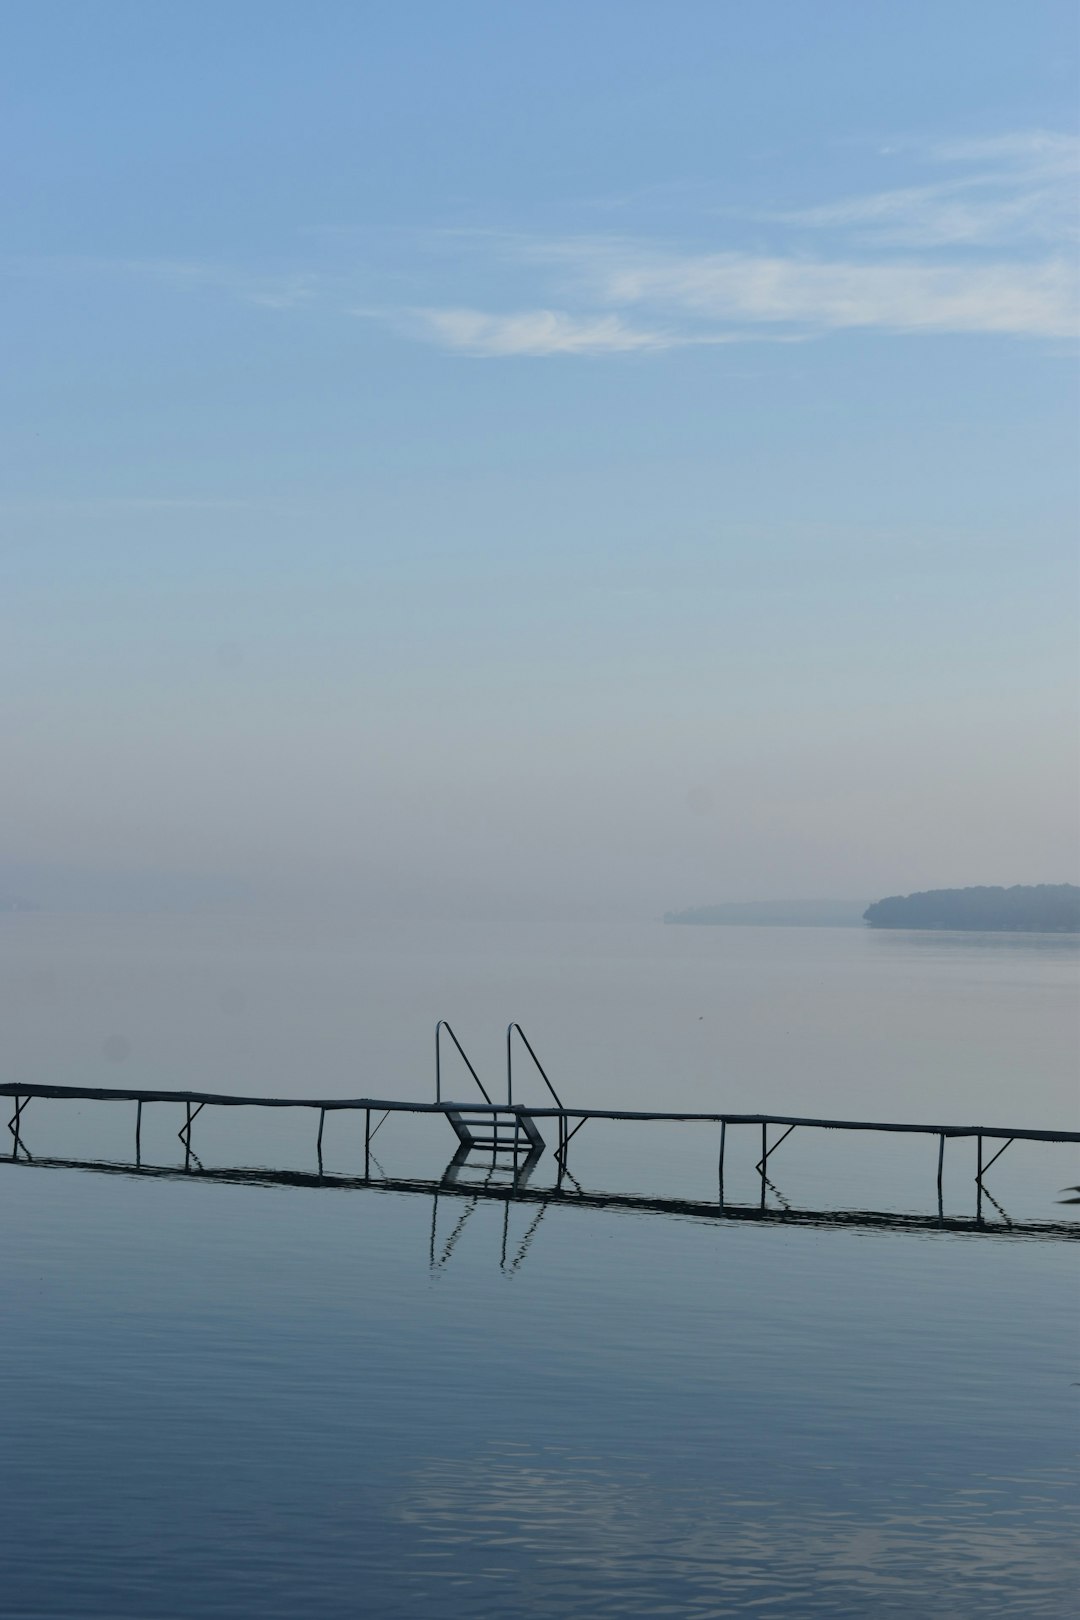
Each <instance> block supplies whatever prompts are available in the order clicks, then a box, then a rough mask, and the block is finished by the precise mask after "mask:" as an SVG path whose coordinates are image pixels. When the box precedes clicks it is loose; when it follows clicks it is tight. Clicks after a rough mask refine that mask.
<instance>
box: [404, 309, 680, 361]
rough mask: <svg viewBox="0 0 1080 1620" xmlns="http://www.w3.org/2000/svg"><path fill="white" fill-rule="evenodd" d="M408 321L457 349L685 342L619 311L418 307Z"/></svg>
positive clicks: (609, 347)
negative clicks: (490, 310) (629, 321)
mask: <svg viewBox="0 0 1080 1620" xmlns="http://www.w3.org/2000/svg"><path fill="white" fill-rule="evenodd" d="M403 320H404V324H405V325H406V326H409V327H411V328H412V329H413V330H414V331H415V332H416V333H417V335H419V336H421V337H428V338H430V339H431V340H432V341H433V342H435V343H438V344H440V345H441V346H442V347H443V348H446V349H452V350H454V351H455V352H456V353H458V354H471V355H479V356H495V357H507V356H513V355H532V356H537V355H556V354H581V355H587V354H631V353H634V352H636V351H640V350H643V349H653V350H656V349H668V348H671V347H673V346H674V345H675V344H677V343H679V342H681V341H683V340H682V339H680V338H678V337H677V336H675V335H673V334H672V333H669V332H663V331H650V330H648V329H645V328H640V327H634V326H630V325H628V324H627V322H626V321H624V320H623V318H622V317H621V316H620V315H617V314H605V315H582V316H575V315H570V314H567V313H566V312H565V311H563V310H556V309H525V310H517V311H514V312H512V313H510V314H488V313H486V312H485V311H483V310H478V309H461V308H452V309H414V310H409V311H407V312H406V313H405V315H404V317H403Z"/></svg>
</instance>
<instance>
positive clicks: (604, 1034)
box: [0, 914, 1080, 1620]
mask: <svg viewBox="0 0 1080 1620" xmlns="http://www.w3.org/2000/svg"><path fill="white" fill-rule="evenodd" d="M1077 962H1078V945H1077V941H1075V940H1073V939H1069V938H1063V937H1050V936H1007V935H997V936H992V935H929V934H914V933H880V932H875V931H869V930H862V929H811V928H800V929H772V928H763V929H754V928H686V927H664V926H663V925H661V924H659V923H651V922H630V923H613V922H609V923H597V922H595V921H588V920H586V921H579V922H575V923H572V924H566V925H563V926H556V925H555V924H552V923H545V924H544V925H543V927H539V926H538V927H536V928H526V927H525V926H522V925H510V924H507V923H501V924H496V923H484V924H481V923H470V924H464V923H462V924H449V923H443V924H419V923H404V922H401V923H395V924H392V925H385V926H379V927H375V926H374V925H372V924H369V923H364V922H355V921H352V920H342V919H326V918H321V919H317V918H312V917H292V918H285V917H281V916H272V917H271V916H267V917H261V916H259V917H257V916H254V915H247V916H242V915H237V916H209V915H203V916H188V917H181V916H178V917H136V916H130V917H111V918H104V917H80V918H68V917H59V916H49V915H45V914H40V915H35V914H24V915H7V916H4V917H2V918H0V1051H2V1053H3V1065H2V1067H3V1078H4V1079H5V1080H9V1081H15V1080H19V1081H24V1082H26V1083H28V1084H33V1083H59V1084H72V1085H104V1086H147V1087H150V1086H154V1087H161V1088H185V1087H191V1088H196V1089H205V1090H211V1091H213V1090H218V1091H229V1092H241V1093H251V1094H253V1095H255V1094H264V1095H286V1096H290V1095H291V1096H297V1097H300V1096H342V1097H347V1096H359V1095H375V1096H383V1097H388V1098H390V1097H399V1098H409V1097H416V1098H424V1099H430V1098H431V1097H432V1095H433V1029H434V1024H435V1021H436V1019H437V1018H439V1017H446V1018H449V1019H450V1020H451V1021H452V1023H453V1025H454V1028H455V1030H456V1031H457V1033H458V1035H459V1036H460V1037H461V1040H462V1042H463V1045H464V1046H465V1048H466V1050H467V1051H468V1053H469V1056H470V1057H471V1059H472V1060H473V1062H474V1063H475V1065H476V1067H477V1069H478V1071H479V1073H480V1075H481V1077H482V1078H484V1079H485V1081H487V1082H488V1083H489V1089H492V1090H493V1092H495V1091H496V1088H497V1087H498V1088H501V1086H502V1083H503V1078H502V1065H503V1061H504V1059H503V1035H504V1031H505V1027H506V1024H507V1022H508V1020H510V1019H511V1018H514V1019H519V1020H520V1021H521V1023H522V1024H523V1026H524V1028H525V1030H526V1031H527V1033H528V1035H529V1037H530V1039H531V1040H532V1041H533V1044H534V1045H535V1047H536V1049H537V1051H538V1053H539V1055H540V1057H541V1059H542V1060H543V1062H544V1064H545V1067H546V1068H547V1070H548V1072H549V1073H550V1075H551V1077H552V1079H553V1081H554V1082H555V1085H556V1087H557V1088H558V1090H559V1092H560V1094H561V1095H562V1096H563V1098H564V1100H565V1101H567V1102H568V1103H570V1104H571V1105H574V1104H581V1105H594V1106H597V1107H627V1108H635V1107H636V1108H648V1107H660V1108H667V1109H679V1108H687V1109H694V1110H702V1111H709V1110H720V1109H724V1110H730V1111H744V1112H758V1111H766V1112H775V1113H799V1114H809V1115H825V1116H836V1117H858V1118H867V1119H881V1120H890V1119H891V1120H914V1121H920V1122H922V1121H925V1122H927V1123H934V1124H936V1123H941V1124H956V1125H962V1124H981V1125H985V1126H989V1127H996V1126H1003V1127H1008V1126H1016V1127H1032V1128H1048V1129H1052V1128H1055V1127H1058V1128H1065V1129H1076V1128H1077V1124H1078V1120H1077V1115H1078V1108H1077V1070H1078V1065H1077V1058H1078V1046H1077V1041H1078V1027H1080V1025H1078V1018H1077V1012H1078V996H1077V972H1076V969H1077ZM446 1066H447V1073H446V1084H445V1086H444V1089H445V1090H447V1091H449V1092H451V1093H453V1094H460V1095H462V1096H463V1097H465V1096H468V1095H469V1091H468V1089H467V1083H470V1084H471V1082H469V1077H468V1074H467V1071H465V1070H464V1068H463V1067H461V1066H459V1067H458V1068H457V1069H456V1070H455V1069H453V1068H452V1067H451V1062H450V1058H449V1056H448V1057H447V1059H446ZM519 1090H520V1092H521V1094H522V1095H523V1096H524V1097H526V1098H528V1099H532V1098H537V1099H538V1098H539V1095H540V1091H541V1090H542V1086H535V1085H534V1083H533V1082H532V1081H531V1080H529V1079H528V1078H527V1070H526V1069H525V1067H524V1066H523V1067H522V1069H521V1070H520V1073H519ZM496 1094H498V1093H497V1092H496ZM181 1123H182V1111H180V1110H179V1109H177V1108H175V1107H172V1106H166V1105H157V1106H155V1107H150V1108H148V1109H147V1110H146V1117H145V1120H144V1125H143V1133H142V1141H141V1154H142V1159H143V1162H144V1164H146V1165H148V1166H157V1167H161V1168H163V1169H171V1170H174V1171H175V1172H176V1173H175V1174H172V1175H168V1176H158V1175H146V1176H136V1175H132V1174H124V1173H117V1172H112V1171H107V1170H105V1169H85V1170H79V1169H69V1168H58V1167H52V1166H50V1165H48V1164H43V1163H41V1162H40V1161H42V1160H48V1159H67V1160H94V1161H102V1162H103V1163H113V1164H115V1163H118V1162H123V1161H128V1160H130V1158H131V1156H132V1153H133V1125H134V1107H133V1105H131V1104H91V1103H72V1102H44V1101H38V1100H35V1101H34V1102H32V1103H31V1104H30V1105H29V1106H28V1109H27V1111H26V1113H25V1115H24V1119H23V1126H22V1136H23V1140H24V1142H25V1145H26V1147H27V1148H28V1150H29V1151H30V1153H32V1154H33V1155H34V1162H29V1163H28V1162H18V1163H15V1162H12V1161H11V1160H10V1159H7V1160H6V1161H4V1162H0V1200H2V1208H3V1231H4V1242H3V1245H2V1248H0V1299H2V1300H3V1311H4V1331H3V1334H2V1337H0V1369H2V1371H3V1374H4V1377H3V1389H4V1391H5V1395H6V1410H5V1413H4V1419H5V1421H4V1426H3V1435H4V1442H3V1463H2V1467H0V1524H2V1526H3V1530H4V1534H3V1536H2V1538H0V1563H2V1569H0V1590H2V1591H3V1593H4V1599H5V1603H4V1612H5V1615H7V1616H9V1617H10V1620H29V1617H34V1620H40V1617H45V1616H49V1617H56V1616H63V1617H65V1620H69V1617H71V1620H78V1617H90V1616H94V1617H110V1620H188V1617H194V1616H199V1617H200V1620H203V1617H213V1620H217V1617H220V1620H240V1617H244V1620H247V1617H250V1616H256V1615H257V1616H260V1617H279V1616H280V1617H286V1616H289V1617H291V1616H308V1615H312V1614H319V1615H322V1616H326V1617H330V1620H337V1617H339V1616H341V1617H344V1616H350V1617H351V1616H357V1615H363V1616H373V1617H374V1616H395V1617H396V1616H401V1617H406V1616H408V1617H412V1616H415V1615H417V1614H420V1613H424V1614H431V1615H437V1616H447V1617H452V1620H457V1617H458V1616H461V1617H466V1616H470V1617H471V1616H506V1615H511V1614H513V1615H518V1614H520V1615H528V1616H535V1617H541V1616H545V1617H546V1616H552V1617H554V1616H579V1615H580V1616H623V1615H642V1616H644V1615H677V1616H692V1617H699V1616H700V1617H706V1616H708V1617H712V1616H723V1615H743V1614H752V1613H758V1612H759V1611H764V1612H769V1613H779V1614H788V1615H795V1616H804V1615H805V1616H814V1615H822V1616H851V1617H865V1616H877V1615H881V1616H898V1617H899V1616H904V1617H911V1616H916V1615H917V1616H920V1617H921V1616H938V1615H940V1616H949V1617H954V1616H968V1615H971V1616H973V1617H974V1616H976V1615H978V1616H980V1617H985V1616H987V1615H993V1616H996V1615H1016V1616H1024V1617H1033V1616H1055V1617H1056V1616H1065V1615H1071V1614H1072V1613H1073V1612H1074V1609H1075V1595H1076V1589H1077V1586H1076V1583H1077V1576H1078V1573H1080V1571H1078V1567H1077V1558H1076V1532H1077V1519H1078V1513H1077V1508H1078V1493H1077V1468H1076V1440H1077V1438H1078V1434H1080V1421H1078V1414H1080V1342H1078V1335H1077V1327H1078V1325H1080V1301H1078V1295H1077V1289H1076V1285H1075V1267H1074V1255H1075V1250H1074V1249H1073V1247H1072V1244H1071V1242H1070V1241H1069V1239H1068V1237H1067V1236H1064V1235H1062V1234H1061V1232H1060V1231H1059V1230H1058V1228H1059V1227H1060V1226H1061V1223H1062V1222H1063V1221H1067V1220H1069V1219H1070V1218H1071V1217H1072V1216H1074V1215H1075V1214H1076V1209H1074V1208H1071V1207H1070V1206H1067V1205H1062V1203H1061V1202H1060V1200H1061V1198H1062V1196H1063V1195H1062V1191H1061V1189H1063V1188H1065V1187H1068V1186H1070V1185H1072V1184H1074V1183H1076V1182H1078V1181H1080V1162H1078V1155H1077V1153H1076V1150H1075V1148H1069V1147H1062V1146H1058V1145H1047V1144H1039V1143H1027V1144H1025V1143H1015V1144H1014V1145H1013V1146H1012V1147H1010V1148H1009V1150H1008V1151H1007V1153H1006V1154H1005V1155H1004V1156H1003V1157H1002V1159H1001V1160H1000V1162H999V1163H998V1164H996V1165H995V1166H994V1167H993V1169H992V1171H990V1172H989V1173H988V1176H987V1191H988V1194H989V1195H992V1199H991V1198H990V1197H988V1198H987V1200H985V1201H984V1203H983V1206H982V1208H981V1214H982V1216H983V1217H984V1224H983V1227H982V1228H981V1229H979V1228H975V1227H974V1225H973V1222H974V1217H975V1215H976V1210H977V1201H976V1188H975V1184H974V1168H975V1166H974V1154H975V1148H974V1144H973V1142H971V1141H957V1142H950V1143H949V1144H948V1146H947V1149H946V1158H945V1174H944V1179H943V1194H942V1216H943V1217H944V1218H943V1221H942V1223H941V1224H940V1225H937V1224H935V1222H936V1217H937V1215H938V1203H937V1191H936V1162H937V1142H936V1139H934V1138H932V1137H919V1136H916V1137H890V1136H861V1135H848V1134H841V1133H829V1134H824V1133H817V1132H796V1133H795V1134H794V1135H793V1136H792V1137H791V1138H790V1139H789V1140H788V1141H786V1142H785V1143H784V1144H783V1146H782V1147H780V1148H778V1149H777V1152H776V1155H775V1157H774V1158H771V1159H770V1162H769V1184H768V1186H767V1188H766V1189H765V1190H764V1203H765V1216H764V1218H760V1217H761V1209H760V1195H761V1191H762V1189H761V1186H760V1178H759V1177H758V1176H757V1174H756V1173H755V1170H754V1164H755V1161H756V1160H757V1158H758V1155H759V1149H760V1140H759V1137H758V1135H757V1134H756V1133H755V1132H754V1131H753V1130H737V1129H732V1130H731V1131H729V1135H728V1143H727V1149H726V1172H725V1201H726V1203H727V1204H728V1205H730V1206H731V1208H730V1212H729V1214H728V1216H727V1217H721V1216H720V1215H719V1213H718V1212H717V1211H713V1212H710V1213H705V1214H701V1213H698V1214H677V1213H672V1212H670V1211H668V1212H665V1211H664V1210H662V1209H658V1208H652V1209H648V1208H643V1207H639V1208H633V1207H623V1208H620V1207H611V1206H609V1207H598V1206H597V1205H595V1204H593V1203H591V1202H589V1201H585V1200H583V1201H582V1202H581V1203H580V1204H577V1205H575V1202H574V1188H575V1187H579V1188H581V1189H583V1190H584V1192H585V1193H589V1192H591V1191H604V1192H613V1193H620V1194H625V1195H639V1196H640V1198H641V1199H642V1200H648V1199H651V1200H653V1201H654V1203H657V1204H659V1203H661V1202H662V1201H664V1200H670V1199H685V1200H693V1201H696V1202H697V1203H699V1204H701V1205H708V1203H709V1201H710V1200H712V1201H715V1200H716V1198H717V1149H718V1130H717V1128H715V1127H711V1126H673V1125H663V1126H660V1125H635V1124H628V1123H610V1124H607V1123H602V1122H598V1121H593V1122H590V1123H589V1124H588V1125H586V1126H585V1127H584V1129H583V1130H582V1131H581V1132H580V1133H579V1135H578V1136H577V1137H576V1138H575V1140H574V1142H573V1143H572V1144H571V1147H570V1150H569V1155H568V1167H569V1170H570V1172H571V1173H572V1178H573V1181H572V1183H569V1182H567V1183H564V1186H563V1192H564V1193H565V1195H566V1196H562V1197H560V1198H558V1199H556V1200H547V1199H545V1197H544V1196H542V1195H543V1194H544V1191H545V1189H548V1188H551V1186H552V1185H553V1183H554V1182H555V1180H556V1170H555V1166H554V1162H553V1159H552V1155H551V1153H550V1145H549V1151H548V1152H547V1153H546V1154H545V1155H544V1156H543V1158H542V1159H541V1160H540V1161H539V1162H538V1164H537V1166H536V1168H535V1169H534V1171H533V1173H532V1175H531V1177H530V1179H529V1181H528V1184H527V1187H526V1188H525V1189H524V1192H525V1193H526V1194H527V1195H528V1196H523V1197H520V1198H514V1197H510V1196H506V1194H507V1193H508V1192H509V1191H512V1188H508V1187H507V1177H506V1175H505V1173H503V1172H498V1173H496V1174H495V1175H494V1177H493V1176H492V1174H491V1168H490V1162H489V1163H488V1164H486V1165H485V1164H484V1163H483V1162H482V1161H480V1160H478V1161H477V1162H476V1164H475V1165H473V1166H472V1167H470V1166H468V1165H466V1166H465V1167H464V1168H463V1169H462V1170H461V1172H460V1177H459V1180H458V1181H457V1182H456V1183H454V1184H452V1185H449V1186H447V1185H443V1186H441V1188H440V1178H441V1177H442V1174H443V1172H444V1170H445V1169H446V1166H447V1163H448V1161H449V1160H450V1158H451V1155H452V1153H453V1151H454V1149H455V1147H456V1145H457V1144H456V1141H455V1140H454V1138H453V1136H452V1133H451V1132H450V1130H449V1128H448V1127H447V1125H446V1122H445V1121H444V1120H443V1119H441V1118H435V1119H418V1118H415V1117H410V1116H399V1115H391V1116H390V1117H389V1119H388V1120H387V1121H386V1123H385V1125H384V1126H383V1127H382V1128H381V1129H380V1131H379V1133H378V1135H377V1137H376V1138H375V1140H374V1142H373V1143H372V1150H373V1154H374V1162H373V1163H372V1165H371V1167H370V1168H371V1184H370V1185H357V1184H355V1183H356V1178H358V1177H360V1176H361V1175H362V1173H363V1169H364V1143H363V1116H362V1115H346V1114H338V1115H334V1114H332V1115H330V1116H328V1119H327V1124H326V1131H325V1140H324V1144H323V1161H324V1163H323V1168H324V1172H325V1180H324V1182H323V1183H322V1184H319V1183H318V1181H317V1180H315V1179H314V1177H315V1172H316V1169H317V1161H316V1158H315V1138H314V1132H315V1123H316V1116H314V1115H312V1114H309V1113H308V1112H307V1111H306V1110H305V1111H300V1112H295V1113H294V1112H286V1111H281V1112H273V1113H263V1112H260V1111H258V1110H247V1109H243V1110H239V1109H238V1110H229V1111H224V1110H221V1111H213V1110H207V1111H206V1113H205V1114H203V1115H202V1116H200V1118H199V1119H198V1120H197V1121H196V1123H195V1126H194V1130H193V1145H194V1147H195V1150H196V1153H197V1156H198V1157H197V1160H196V1161H195V1163H194V1164H193V1165H192V1166H191V1167H190V1169H189V1172H188V1173H187V1174H184V1173H183V1169H182V1167H183V1163H184V1155H183V1149H182V1146H181V1144H180V1143H179V1141H178V1140H177V1136H176V1132H177V1130H178V1128H179V1126H180V1125H181ZM548 1134H549V1135H550V1134H551V1133H550V1132H549V1133H548ZM236 1167H249V1168H252V1169H255V1170H257V1169H258V1168H259V1167H270V1168H271V1169H274V1170H278V1171H282V1172H290V1173H293V1174H294V1175H295V1176H296V1177H297V1178H298V1180H297V1182H296V1183H295V1184H289V1183H288V1182H281V1183H279V1184H268V1182H267V1179H266V1178H265V1177H263V1178H260V1177H259V1176H257V1175H256V1176H253V1177H252V1179H250V1180H249V1181H247V1182H242V1181H239V1180H238V1181H234V1182H230V1181H227V1180H220V1179H215V1175H214V1174H213V1172H216V1171H220V1170H223V1169H229V1168H236ZM200 1169H201V1170H203V1171H205V1172H207V1173H206V1174H200V1173H199V1172H200ZM305 1178H306V1180H305ZM349 1181H351V1182H352V1183H353V1184H351V1185H350V1184H348V1183H349ZM395 1188H396V1189H398V1190H395ZM500 1188H501V1195H500V1196H498V1197H491V1196H489V1195H490V1194H491V1193H492V1191H495V1190H499V1189H500ZM788 1212H789V1213H788ZM807 1212H809V1214H812V1216H813V1219H803V1218H802V1214H806V1213H807ZM890 1213H891V1214H892V1215H895V1216H896V1217H897V1220H896V1223H895V1224H894V1225H889V1224H887V1223H883V1222H882V1221H881V1220H880V1219H878V1217H880V1216H882V1215H885V1214H890ZM870 1215H872V1216H874V1217H875V1222H870V1221H869V1220H866V1219H864V1217H866V1216H870ZM905 1223H906V1224H905ZM1073 1230H1075V1227H1074V1228H1073Z"/></svg>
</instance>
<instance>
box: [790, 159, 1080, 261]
mask: <svg viewBox="0 0 1080 1620" xmlns="http://www.w3.org/2000/svg"><path fill="white" fill-rule="evenodd" d="M923 156H924V159H925V161H926V162H927V164H928V165H930V166H933V167H937V168H938V169H940V168H942V167H948V168H950V169H951V170H953V171H954V172H952V173H951V174H950V175H949V176H948V177H947V178H945V179H937V180H932V181H930V182H929V183H928V184H925V185H919V186H901V187H894V188H890V189H886V190H882V191H876V192H870V193H867V194H863V195H859V196H855V197H846V198H842V199H840V200H839V201H837V202H831V203H824V204H822V205H820V206H817V207H814V208H803V209H793V210H790V211H788V212H779V213H773V214H769V215H765V216H762V217H763V218H767V219H771V220H773V221H774V222H779V223H784V224H789V225H795V226H801V227H803V228H806V229H811V230H822V229H823V230H834V231H843V232H847V233H850V234H853V235H855V236H857V237H859V238H861V239H862V240H864V241H871V242H878V243H891V244H894V245H898V246H899V245H902V246H905V247H920V248H934V247H959V246H968V247H981V246H1001V245H1009V244H1013V245H1018V244H1021V243H1024V242H1033V241H1034V242H1051V243H1057V244H1064V243H1066V242H1073V241H1075V240H1076V238H1077V235H1078V234H1080V230H1078V227H1080V215H1078V209H1077V184H1078V181H1080V141H1078V140H1077V139H1076V138H1075V137H1073V136H1070V135H1059V134H1055V133H1051V132H1047V131H1029V132H1026V133H1022V134H1014V135H1004V136H997V137H994V138H991V139H988V140H969V141H950V142H944V143H941V144H939V145H936V146H931V147H929V148H927V149H926V150H925V152H924V153H923ZM956 171H959V172H956Z"/></svg>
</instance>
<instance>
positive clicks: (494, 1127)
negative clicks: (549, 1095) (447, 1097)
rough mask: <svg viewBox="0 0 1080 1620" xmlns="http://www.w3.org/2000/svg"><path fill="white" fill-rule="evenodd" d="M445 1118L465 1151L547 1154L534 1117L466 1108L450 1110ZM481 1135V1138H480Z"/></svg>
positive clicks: (513, 1110) (509, 1110)
mask: <svg viewBox="0 0 1080 1620" xmlns="http://www.w3.org/2000/svg"><path fill="white" fill-rule="evenodd" d="M446 1117H447V1119H448V1120H449V1121H450V1123H451V1125H452V1126H453V1127H454V1131H455V1132H456V1134H457V1139H458V1141H459V1142H460V1143H461V1145H462V1147H463V1148H465V1149H466V1150H467V1151H469V1152H471V1151H472V1150H473V1149H474V1148H476V1149H479V1150H486V1151H487V1152H489V1153H513V1154H514V1155H515V1156H516V1155H518V1154H525V1155H528V1154H530V1153H542V1152H543V1151H544V1138H543V1137H542V1136H541V1135H540V1132H539V1131H538V1130H537V1128H536V1121H535V1120H534V1119H533V1117H532V1115H531V1114H526V1113H523V1112H521V1111H519V1110H518V1109H516V1108H495V1109H483V1110H479V1109H472V1108H469V1107H468V1105H467V1104H463V1105H462V1106H461V1107H460V1108H448V1109H447V1110H446ZM478 1133H479V1134H478Z"/></svg>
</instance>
